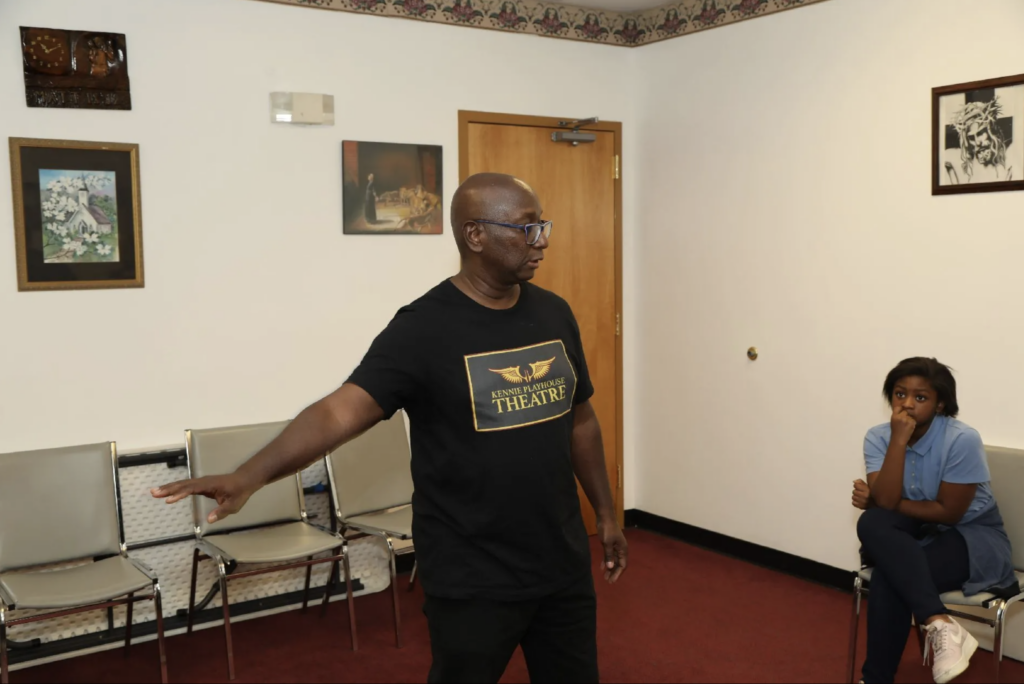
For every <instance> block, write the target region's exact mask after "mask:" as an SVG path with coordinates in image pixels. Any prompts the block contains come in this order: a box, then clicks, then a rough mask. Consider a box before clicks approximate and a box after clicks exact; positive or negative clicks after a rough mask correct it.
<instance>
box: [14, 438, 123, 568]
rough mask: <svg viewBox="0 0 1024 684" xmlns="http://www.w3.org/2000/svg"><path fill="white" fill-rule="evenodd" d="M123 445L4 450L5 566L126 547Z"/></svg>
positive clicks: (102, 553)
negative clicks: (120, 489)
mask: <svg viewBox="0 0 1024 684" xmlns="http://www.w3.org/2000/svg"><path fill="white" fill-rule="evenodd" d="M116 478H117V448H116V446H115V445H114V443H113V442H102V443H99V444H89V445H84V446H75V447H65V448H61V449H42V450H39V451H22V452H17V453H10V454H0V572H6V571H8V570H15V569H18V568H27V567H31V566H35V565H48V564H50V563H61V562H64V561H70V560H79V559H83V558H90V557H95V556H110V555H117V554H119V553H120V552H121V542H122V535H121V522H120V516H119V512H118V503H117V480H116Z"/></svg>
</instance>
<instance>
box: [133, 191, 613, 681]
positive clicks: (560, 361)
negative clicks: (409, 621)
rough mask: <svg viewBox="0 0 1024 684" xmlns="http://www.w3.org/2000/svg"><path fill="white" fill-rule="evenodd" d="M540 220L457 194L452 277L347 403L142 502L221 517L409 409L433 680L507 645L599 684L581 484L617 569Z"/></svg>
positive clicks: (568, 318) (565, 676)
mask: <svg viewBox="0 0 1024 684" xmlns="http://www.w3.org/2000/svg"><path fill="white" fill-rule="evenodd" d="M541 211H542V209H541V206H540V202H539V200H538V199H537V196H536V194H535V193H534V192H533V190H532V189H530V187H529V186H528V185H526V184H525V183H523V182H522V181H520V180H518V179H515V178H513V177H511V176H505V175H501V174H478V175H476V176H473V177H471V178H470V179H468V180H467V181H466V182H465V183H464V184H463V185H462V186H460V187H459V189H458V190H457V191H456V192H455V196H454V198H453V199H452V208H451V218H452V230H453V232H454V234H455V240H456V243H457V245H458V248H459V253H460V255H461V261H462V267H461V270H460V272H459V273H458V275H456V276H454V277H453V278H451V279H450V280H446V281H444V282H442V283H441V284H439V285H438V286H436V287H434V288H433V289H431V290H430V291H429V292H427V293H426V294H425V295H424V296H422V297H421V298H419V299H418V300H416V301H415V302H413V303H412V304H409V305H408V306H405V307H403V308H402V309H400V310H399V311H398V313H397V314H396V315H395V317H394V318H393V319H392V321H391V323H390V324H389V325H388V327H387V328H386V329H385V330H384V331H383V332H382V333H381V334H380V335H379V336H378V337H377V339H376V340H374V342H373V344H372V345H371V347H370V349H369V351H368V352H367V353H366V356H365V357H364V358H363V360H362V362H361V363H360V365H359V366H358V367H357V368H356V369H355V371H354V372H353V373H352V375H351V376H350V377H349V379H348V380H347V381H346V382H345V383H344V384H343V385H342V386H341V388H340V389H338V390H337V391H335V392H334V393H333V394H331V395H329V396H328V397H326V398H324V399H322V400H320V401H318V402H317V403H315V404H313V405H312V406H310V407H308V408H307V409H305V410H304V411H302V413H300V414H299V415H298V416H297V417H296V418H295V419H294V420H293V421H291V423H290V424H289V426H288V427H287V428H286V429H285V430H284V431H283V432H282V433H281V435H280V436H279V437H278V438H277V439H275V440H274V441H273V442H271V443H270V444H269V445H267V447H265V448H264V449H263V450H262V451H260V452H259V453H258V454H256V455H255V456H253V457H252V459H250V460H249V461H248V462H246V463H245V464H244V465H242V466H241V467H240V468H239V469H238V470H237V471H236V472H235V473H233V474H231V475H227V476H220V477H208V478H200V479H198V480H188V481H183V482H177V483H174V484H170V485H166V486H164V487H161V488H159V489H157V490H154V492H153V495H154V496H157V497H160V498H167V501H168V503H173V502H175V501H179V500H181V499H183V498H185V497H187V496H189V495H193V494H196V495H203V496H208V497H211V498H215V499H216V500H217V501H218V503H219V504H220V505H219V507H218V508H217V509H216V510H214V511H213V513H211V514H210V517H211V521H212V520H214V519H220V518H223V517H224V516H226V515H230V514H232V513H235V512H237V511H238V510H239V509H240V508H241V507H242V506H243V505H244V504H245V502H246V501H247V500H248V498H249V497H250V496H251V495H252V493H253V492H255V491H256V490H258V489H259V488H260V487H262V486H263V485H265V484H267V483H269V482H273V481H275V480H278V479H280V478H282V477H285V476H287V475H290V474H293V473H295V472H296V471H298V470H300V469H301V468H303V467H305V466H307V465H308V464H310V463H312V462H313V461H315V460H316V459H317V458H320V457H322V455H323V454H324V453H325V452H327V451H328V450H330V449H331V448H334V447H336V446H337V445H339V444H342V443H344V442H345V441H347V440H350V439H352V438H353V437H355V436H357V435H359V434H361V433H362V432H363V431H365V430H367V429H369V428H370V427H371V426H373V425H374V424H376V423H377V422H379V421H380V420H382V419H385V418H389V417H391V416H392V415H394V413H395V412H396V411H398V410H399V409H404V410H405V411H406V412H407V414H408V416H409V421H410V424H411V426H412V431H411V442H412V475H413V482H414V485H415V494H414V497H413V511H414V518H413V537H414V538H415V540H416V556H417V563H418V566H419V571H420V576H421V578H422V583H423V590H424V593H425V594H426V603H425V605H424V612H425V613H426V615H427V621H428V624H429V629H430V639H431V651H432V655H433V665H432V666H431V670H430V675H429V681H431V682H435V681H444V682H459V681H472V682H497V681H498V679H499V678H500V677H501V675H502V673H503V672H504V670H505V667H506V666H507V664H508V662H509V659H510V658H511V656H512V653H513V652H514V651H515V648H516V647H517V646H522V649H523V653H524V655H525V657H526V662H527V666H528V668H529V671H530V678H531V680H532V681H535V682H539V681H545V682H547V681H573V682H587V681H592V682H593V681H597V679H598V673H597V644H596V629H597V622H596V621H597V618H596V598H595V594H594V585H593V577H592V574H591V571H590V552H589V544H588V540H587V534H586V529H585V527H584V524H583V519H582V517H581V515H580V506H579V498H578V496H577V493H576V479H577V478H578V479H579V482H580V483H581V484H582V486H583V489H584V491H585V492H586V495H587V498H588V499H589V500H590V502H591V504H592V505H593V507H594V510H595V511H596V512H597V520H598V534H599V536H600V538H601V542H602V544H603V546H604V575H605V579H606V580H608V581H609V582H614V581H615V580H616V579H618V577H619V575H621V573H622V571H623V570H624V569H625V567H626V561H627V545H626V540H625V538H624V537H623V535H622V531H621V530H620V529H619V526H618V523H617V521H616V515H615V506H614V501H613V499H612V495H611V488H610V487H609V483H608V476H607V473H606V471H605V461H604V448H603V446H602V442H601V430H600V426H599V425H598V421H597V416H596V415H595V413H594V409H593V407H592V406H591V405H590V397H591V395H593V393H594V388H593V386H592V385H591V383H590V376H589V373H588V371H587V363H586V359H585V358H584V354H583V344H582V342H581V340H580V331H579V327H578V326H577V324H576V319H575V317H574V316H573V313H572V310H571V309H570V308H569V305H568V304H567V303H566V302H565V300H563V299H562V298H561V297H558V296H557V295H555V294H553V293H551V292H548V291H546V290H543V289H541V288H539V287H537V286H535V285H532V284H530V283H529V281H530V279H531V278H533V275H534V273H535V272H536V270H537V268H539V267H540V262H541V261H542V260H543V258H544V250H545V249H546V248H547V246H548V238H549V236H550V234H551V223H550V222H545V221H542V219H541Z"/></svg>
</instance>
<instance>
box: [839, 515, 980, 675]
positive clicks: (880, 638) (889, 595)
mask: <svg viewBox="0 0 1024 684" xmlns="http://www.w3.org/2000/svg"><path fill="white" fill-rule="evenodd" d="M923 528H924V524H923V523H921V521H919V520H914V519H913V518H908V517H907V516H905V515H900V514H899V513H896V512H893V511H887V510H884V509H881V508H872V509H870V510H867V511H865V512H864V514H863V515H861V517H860V520H859V521H858V522H857V535H858V536H859V537H860V541H861V544H863V549H862V550H863V553H864V555H865V556H866V558H865V560H867V562H868V563H870V564H871V565H873V566H874V568H875V571H874V573H873V574H872V576H871V593H870V599H869V604H868V606H869V607H868V657H867V660H866V661H865V662H864V669H863V675H864V681H865V682H868V683H873V682H891V681H893V679H894V678H895V677H896V670H897V669H898V668H899V664H900V659H901V658H902V657H903V650H904V649H905V648H906V646H907V637H908V636H909V635H910V618H911V616H913V617H914V618H915V619H916V620H917V623H918V624H919V625H923V624H924V623H925V621H926V620H927V619H928V618H930V617H932V616H934V615H944V614H946V613H947V612H948V610H947V609H946V607H945V606H944V605H943V604H942V601H941V600H940V599H939V595H940V594H941V593H943V592H946V591H954V590H957V589H960V588H961V587H963V585H964V583H965V582H966V581H967V579H968V578H969V577H970V562H969V560H968V556H967V542H966V541H964V538H963V535H961V534H960V533H959V532H957V531H956V530H947V531H946V532H943V533H942V534H941V535H940V536H939V537H938V538H937V539H935V540H934V541H932V542H931V543H929V544H928V545H927V546H921V545H920V544H919V543H918V539H919V538H921V536H922V535H923V533H924V531H925V530H924V529H923Z"/></svg>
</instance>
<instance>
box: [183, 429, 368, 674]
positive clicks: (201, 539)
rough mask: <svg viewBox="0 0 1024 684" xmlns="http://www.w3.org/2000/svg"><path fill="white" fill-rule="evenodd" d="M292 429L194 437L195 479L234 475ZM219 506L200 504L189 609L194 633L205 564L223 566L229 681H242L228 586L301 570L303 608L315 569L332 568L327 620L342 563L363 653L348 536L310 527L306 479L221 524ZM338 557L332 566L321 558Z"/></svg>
mask: <svg viewBox="0 0 1024 684" xmlns="http://www.w3.org/2000/svg"><path fill="white" fill-rule="evenodd" d="M287 424H288V422H287V421H285V422H279V423H265V424H261V425H245V426H238V427H227V428H213V429H207V430H187V431H186V432H185V447H186V451H187V456H188V475H189V477H190V478H193V477H205V476H208V475H224V474H228V473H232V472H234V471H235V470H236V469H237V468H238V467H239V466H240V465H242V463H244V462H245V461H247V460H248V459H249V458H251V457H252V456H253V455H254V454H256V452H258V451H259V450H260V449H262V448H263V447H264V446H266V445H267V444H268V443H270V442H271V441H272V440H273V439H274V438H275V437H277V436H278V435H279V434H280V433H281V431H282V430H283V429H284V428H285V426H286V425H287ZM216 507H217V502H216V501H213V500H212V499H208V498H206V497H201V496H194V497H192V514H193V519H194V522H195V535H196V547H195V550H194V551H193V552H192V586H191V590H190V592H189V601H188V632H189V633H191V632H192V625H193V622H194V619H195V599H196V574H197V570H198V567H199V562H200V561H203V560H207V559H209V560H212V561H213V562H214V563H216V565H217V573H218V576H219V587H220V594H221V601H222V603H223V612H224V639H225V645H226V648H227V656H228V677H229V678H230V679H234V678H235V661H234V652H233V650H232V645H231V614H230V606H229V602H228V582H229V581H230V580H235V579H241V578H243V577H253V576H255V575H263V574H267V573H272V572H281V571H284V570H291V569H293V568H301V567H305V568H306V589H305V594H304V596H303V600H302V608H303V610H305V609H306V606H307V604H308V602H309V584H310V578H311V576H312V572H313V566H314V565H318V564H321V563H331V574H330V577H329V578H328V580H327V585H326V586H325V587H324V598H323V603H322V607H321V610H320V614H321V616H323V615H324V614H325V613H326V611H327V603H328V602H329V600H330V595H331V591H330V589H331V585H332V584H333V583H334V578H335V569H336V565H335V563H336V562H337V561H341V562H342V564H343V566H344V571H345V590H346V592H347V601H346V603H347V604H348V605H347V608H348V618H349V629H350V630H351V635H352V650H356V648H357V643H356V623H355V607H354V606H353V605H352V604H353V601H352V578H351V572H350V568H349V561H348V544H347V542H346V541H345V538H344V537H343V536H341V535H340V534H337V533H335V532H332V531H330V530H327V529H325V528H323V527H321V526H319V525H314V524H312V523H310V522H309V520H308V518H307V515H306V502H305V497H304V496H303V491H302V478H301V476H300V474H298V473H296V475H295V477H286V478H283V479H281V480H278V481H277V482H274V483H272V484H270V485H267V486H266V487H264V488H263V489H261V490H260V491H258V492H256V493H255V494H253V495H252V497H250V498H249V501H248V502H247V503H246V504H245V506H244V507H243V508H242V510H241V511H239V512H238V513H236V514H235V515H232V516H230V517H228V518H226V519H224V520H219V521H217V522H215V523H212V524H211V523H209V522H207V516H208V515H209V514H210V512H211V511H213V509H214V508H216ZM323 552H330V555H329V556H327V557H324V558H316V559H314V556H316V555H317V554H320V553H323ZM267 563H277V564H278V565H273V566H271V567H263V568H257V569H254V570H249V571H246V572H235V570H236V569H237V567H238V566H239V565H249V564H267Z"/></svg>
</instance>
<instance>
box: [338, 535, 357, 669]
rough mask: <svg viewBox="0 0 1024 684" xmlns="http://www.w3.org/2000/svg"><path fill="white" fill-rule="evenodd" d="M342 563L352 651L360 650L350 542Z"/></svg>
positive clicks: (345, 549) (345, 547)
mask: <svg viewBox="0 0 1024 684" xmlns="http://www.w3.org/2000/svg"><path fill="white" fill-rule="evenodd" d="M341 550H342V555H341V563H342V567H343V568H344V569H345V603H346V608H347V609H348V629H349V633H350V634H351V635H352V650H353V651H358V650H359V638H358V637H357V636H356V597H355V596H354V595H353V594H352V568H351V567H350V566H349V562H348V542H345V545H344V546H343V547H342V549H341Z"/></svg>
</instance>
